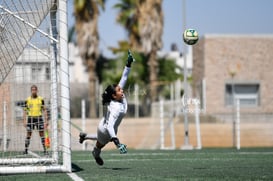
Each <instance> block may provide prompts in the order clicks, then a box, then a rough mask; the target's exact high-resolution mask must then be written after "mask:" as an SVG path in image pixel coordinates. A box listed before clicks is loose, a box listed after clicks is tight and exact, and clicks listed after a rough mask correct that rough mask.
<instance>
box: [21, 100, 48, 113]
mask: <svg viewBox="0 0 273 181" xmlns="http://www.w3.org/2000/svg"><path fill="white" fill-rule="evenodd" d="M44 104H45V103H44V99H43V98H42V97H40V96H37V97H36V98H33V97H31V96H30V97H28V98H27V100H26V102H25V111H26V112H27V115H28V116H31V117H38V116H42V112H43V108H44Z"/></svg>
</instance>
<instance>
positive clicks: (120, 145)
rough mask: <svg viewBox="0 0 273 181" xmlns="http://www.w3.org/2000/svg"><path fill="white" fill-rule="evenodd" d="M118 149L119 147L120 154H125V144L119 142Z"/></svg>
mask: <svg viewBox="0 0 273 181" xmlns="http://www.w3.org/2000/svg"><path fill="white" fill-rule="evenodd" d="M117 147H118V149H119V152H120V154H125V153H127V148H126V145H124V144H122V143H120V144H118V145H117Z"/></svg>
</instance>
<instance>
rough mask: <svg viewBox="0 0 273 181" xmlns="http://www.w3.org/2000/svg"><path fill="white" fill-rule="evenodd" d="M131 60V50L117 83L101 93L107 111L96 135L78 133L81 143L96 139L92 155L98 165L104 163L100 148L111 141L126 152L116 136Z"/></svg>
mask: <svg viewBox="0 0 273 181" xmlns="http://www.w3.org/2000/svg"><path fill="white" fill-rule="evenodd" d="M133 61H134V58H133V56H132V54H131V52H130V51H128V58H127V63H126V66H125V68H124V70H123V73H122V77H121V79H120V81H119V84H112V85H109V86H108V87H107V88H106V89H105V91H104V92H103V94H102V104H103V105H104V106H107V111H106V113H105V115H104V117H103V118H102V119H101V121H100V123H99V125H98V128H97V135H96V136H94V135H91V134H90V135H87V134H86V133H80V135H79V137H80V139H79V142H80V143H83V141H84V140H87V139H90V140H97V142H96V145H95V147H94V149H93V151H92V155H93V157H94V159H95V160H96V163H97V164H98V165H103V163H104V162H103V159H102V158H101V157H100V153H101V149H102V148H103V147H104V146H105V145H106V144H107V143H109V142H113V143H114V144H115V145H116V147H117V148H118V149H119V151H120V153H121V154H125V153H127V149H126V145H125V144H122V143H120V141H119V139H118V137H117V131H118V127H119V125H120V123H121V121H122V119H123V117H124V116H125V114H126V112H127V100H126V97H125V95H124V92H123V88H124V86H125V84H126V81H127V78H128V75H129V73H130V69H131V64H132V62H133Z"/></svg>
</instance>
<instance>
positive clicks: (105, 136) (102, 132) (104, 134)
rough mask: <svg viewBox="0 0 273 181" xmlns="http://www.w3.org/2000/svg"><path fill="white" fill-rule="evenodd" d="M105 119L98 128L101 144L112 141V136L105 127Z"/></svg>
mask: <svg viewBox="0 0 273 181" xmlns="http://www.w3.org/2000/svg"><path fill="white" fill-rule="evenodd" d="M103 119H104V118H103ZM103 119H102V120H101V121H100V123H99V126H98V130H97V137H98V142H99V143H100V144H103V145H106V144H107V143H109V142H110V139H111V137H110V135H109V133H108V131H107V129H106V128H105V127H104V124H103Z"/></svg>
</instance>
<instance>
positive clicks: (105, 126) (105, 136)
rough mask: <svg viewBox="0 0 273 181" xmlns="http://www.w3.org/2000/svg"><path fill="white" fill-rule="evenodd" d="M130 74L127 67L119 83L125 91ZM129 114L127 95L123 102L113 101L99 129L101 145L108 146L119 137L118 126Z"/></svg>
mask: <svg viewBox="0 0 273 181" xmlns="http://www.w3.org/2000/svg"><path fill="white" fill-rule="evenodd" d="M129 73H130V68H129V67H125V68H124V70H123V73H122V77H121V79H120V82H119V84H118V85H119V86H120V87H121V88H122V89H123V88H124V86H125V84H126V81H127V78H128V75H129ZM126 112H127V100H126V97H125V95H123V98H122V100H121V101H114V100H112V101H111V102H110V104H109V105H108V106H107V112H106V114H105V116H104V117H103V118H102V119H101V121H100V123H99V127H98V135H97V136H98V141H99V142H100V143H101V144H106V143H108V142H109V141H110V139H111V138H113V137H117V132H118V126H119V125H120V123H121V121H122V119H123V117H124V116H125V114H126Z"/></svg>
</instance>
